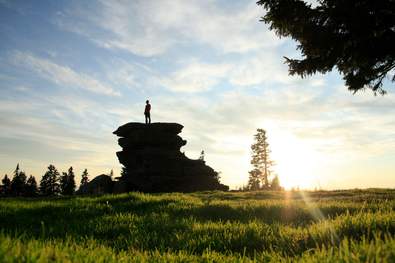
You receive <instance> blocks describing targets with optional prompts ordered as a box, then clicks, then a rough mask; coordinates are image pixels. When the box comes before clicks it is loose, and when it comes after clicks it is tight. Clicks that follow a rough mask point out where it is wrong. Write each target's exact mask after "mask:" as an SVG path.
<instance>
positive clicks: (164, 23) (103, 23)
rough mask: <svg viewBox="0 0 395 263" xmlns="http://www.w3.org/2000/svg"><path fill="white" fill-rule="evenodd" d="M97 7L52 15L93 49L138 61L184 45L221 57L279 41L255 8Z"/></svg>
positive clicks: (170, 2)
mask: <svg viewBox="0 0 395 263" xmlns="http://www.w3.org/2000/svg"><path fill="white" fill-rule="evenodd" d="M99 3H100V4H99V5H98V6H97V7H96V8H95V9H94V10H92V8H89V11H88V9H87V8H86V6H84V5H82V4H80V5H79V4H77V5H75V6H74V7H73V8H71V9H69V10H68V11H67V12H64V13H61V14H60V15H58V17H57V18H56V23H57V24H58V25H59V26H60V27H61V28H63V29H66V30H69V31H72V32H75V33H78V34H80V35H83V36H86V37H88V38H89V39H91V40H92V41H94V42H95V43H97V44H98V45H99V46H102V47H105V48H110V49H122V50H126V51H129V52H131V53H133V54H137V55H141V56H155V55H160V54H163V53H165V52H167V51H168V50H169V49H170V48H172V47H174V46H175V45H176V44H185V43H188V42H189V43H195V44H196V43H200V44H204V45H208V46H210V47H211V48H214V49H215V50H217V51H219V52H221V53H245V52H249V51H252V50H256V49H259V48H262V47H267V46H275V45H278V44H279V43H281V42H282V41H281V40H278V39H277V38H276V37H275V36H274V34H273V33H272V32H271V31H269V30H267V28H266V26H265V25H264V24H263V23H260V22H259V18H260V16H261V11H260V10H259V8H257V6H256V5H255V3H248V4H246V5H239V6H234V7H233V8H231V7H230V8H229V7H228V8H225V9H224V7H223V6H220V5H219V3H217V2H215V1H212V0H204V1H201V0H199V1H198V0H193V1H181V0H164V1H161V2H160V4H158V2H157V1H152V0H149V1H147V0H144V1H132V2H130V1H117V2H109V1H100V2H99ZM230 6H231V5H230ZM170 10H171V11H170ZM169 12H171V15H169ZM98 28H100V29H101V30H102V31H104V32H105V33H104V32H101V31H100V30H98ZM109 36H110V37H109Z"/></svg>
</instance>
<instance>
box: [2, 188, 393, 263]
mask: <svg viewBox="0 0 395 263" xmlns="http://www.w3.org/2000/svg"><path fill="white" fill-rule="evenodd" d="M52 261H56V262H144V261H148V262H152V261H153V262H165V261H166V262H167V261H170V262H173V261H175V262H196V261H202V262H250V261H251V262H253V261H258V262H262V261H285V262H295V261H300V262H339V261H343V262H349V261H351V262H358V261H360V262H385V261H388V262H395V190H380V189H370V190H348V191H318V192H250V193H232V192H229V193H223V192H199V193H192V194H179V193H171V194H141V193H129V194H120V195H104V196H97V197H72V198H53V199H27V198H20V199H19V198H13V199H0V262H52Z"/></svg>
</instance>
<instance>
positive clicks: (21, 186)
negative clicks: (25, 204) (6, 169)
mask: <svg viewBox="0 0 395 263" xmlns="http://www.w3.org/2000/svg"><path fill="white" fill-rule="evenodd" d="M25 188H26V174H25V173H24V172H22V171H21V170H20V168H19V163H18V164H17V166H16V168H15V171H14V176H13V178H12V181H11V193H12V195H14V196H22V195H24V193H25Z"/></svg>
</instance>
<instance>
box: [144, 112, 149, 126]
mask: <svg viewBox="0 0 395 263" xmlns="http://www.w3.org/2000/svg"><path fill="white" fill-rule="evenodd" d="M144 116H145V124H147V123H148V115H147V114H144Z"/></svg>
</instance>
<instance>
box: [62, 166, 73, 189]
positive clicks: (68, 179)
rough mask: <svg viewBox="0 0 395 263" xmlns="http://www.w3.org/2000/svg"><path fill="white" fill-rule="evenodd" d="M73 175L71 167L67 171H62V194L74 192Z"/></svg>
mask: <svg viewBox="0 0 395 263" xmlns="http://www.w3.org/2000/svg"><path fill="white" fill-rule="evenodd" d="M74 178H75V175H74V171H73V167H70V168H69V170H68V172H67V173H63V174H62V176H61V178H60V189H61V193H62V194H63V195H72V194H74V192H75V179H74Z"/></svg>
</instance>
